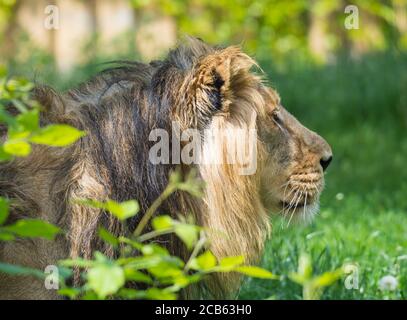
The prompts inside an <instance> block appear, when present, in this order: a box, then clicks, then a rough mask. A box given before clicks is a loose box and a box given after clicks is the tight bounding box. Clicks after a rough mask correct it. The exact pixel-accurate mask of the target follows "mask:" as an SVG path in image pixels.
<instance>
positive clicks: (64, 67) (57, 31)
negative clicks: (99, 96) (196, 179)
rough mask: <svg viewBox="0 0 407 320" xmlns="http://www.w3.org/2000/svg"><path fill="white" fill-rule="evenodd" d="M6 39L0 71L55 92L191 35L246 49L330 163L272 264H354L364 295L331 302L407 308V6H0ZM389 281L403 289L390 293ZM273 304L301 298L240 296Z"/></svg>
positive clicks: (2, 2) (268, 285) (7, 0)
mask: <svg viewBox="0 0 407 320" xmlns="http://www.w3.org/2000/svg"><path fill="white" fill-rule="evenodd" d="M0 30H1V32H0V64H4V65H5V66H6V67H7V69H8V70H9V73H11V74H13V75H19V76H25V77H28V78H29V79H31V80H35V81H37V82H40V83H47V84H50V85H52V86H54V87H56V88H57V89H60V90H64V89H67V88H70V87H72V86H74V85H76V84H78V83H80V82H81V81H85V80H86V79H88V78H89V77H90V76H91V75H92V74H94V73H95V72H97V71H98V70H100V69H103V68H105V66H103V65H102V66H101V65H100V63H101V62H105V61H109V60H113V59H131V60H142V61H150V60H151V59H157V58H160V57H162V56H165V53H166V52H167V50H168V49H169V48H171V47H173V46H174V45H175V44H176V43H177V41H178V40H179V39H180V38H181V37H182V36H183V35H185V34H189V35H193V36H197V37H200V38H202V39H203V40H205V41H207V42H210V43H212V44H221V45H228V44H239V45H241V46H242V47H243V49H244V51H245V52H247V53H248V54H250V55H251V56H253V57H254V58H255V59H256V60H257V61H258V62H259V64H260V66H261V67H262V69H263V70H264V71H265V73H266V74H267V76H268V79H269V82H270V84H271V85H272V86H274V87H275V88H276V89H277V90H278V91H279V93H280V95H281V97H282V103H283V105H284V106H285V107H286V108H287V109H288V110H289V111H290V112H292V113H293V114H294V115H295V116H296V117H297V118H299V120H300V121H302V122H303V123H304V124H305V125H307V126H308V127H309V128H311V129H313V130H314V131H317V132H318V133H320V134H321V135H322V136H324V137H325V138H326V139H327V140H328V142H329V143H330V144H331V145H332V148H333V152H334V161H333V163H332V165H331V167H330V168H329V170H328V173H327V187H326V191H325V193H324V195H323V197H322V200H321V213H320V215H319V216H318V217H317V218H316V220H315V222H314V223H313V224H311V225H309V226H300V225H296V226H290V227H289V228H287V227H286V222H284V221H279V220H276V221H275V222H274V230H273V236H272V239H273V240H272V241H270V242H269V243H268V245H267V250H266V253H265V256H264V259H263V266H264V267H266V268H268V269H270V270H272V271H273V272H274V273H276V274H287V273H288V272H289V271H293V270H294V269H295V268H296V266H297V265H296V264H297V260H298V255H299V253H300V252H302V251H306V252H308V253H310V255H311V257H312V259H313V263H314V268H315V272H317V273H318V272H323V271H324V270H331V269H333V268H337V267H338V266H339V265H341V264H342V263H344V262H351V263H354V264H355V265H357V267H358V272H359V282H360V283H359V285H358V288H353V289H346V288H344V285H343V283H338V284H336V285H335V286H333V287H331V288H329V289H328V290H326V292H325V293H324V296H323V298H327V299H336V298H369V299H375V298H406V297H407V169H406V165H407V133H406V132H407V131H406V130H407V0H383V1H368V0H354V1H345V0H309V1H304V0H290V1H283V0H264V1H248V0H233V1H232V0H200V1H198V0H191V1H184V0H167V1H166V0H115V1H113V0H111V1H109V0H97V1H96V0H88V1H81V0H54V1H49V0H35V1H33V0H0ZM388 274H391V275H393V276H395V277H397V279H398V281H399V286H398V289H397V290H396V291H394V292H387V293H386V292H383V291H380V290H379V289H378V286H377V283H378V280H379V279H380V278H381V277H382V276H384V275H388ZM270 296H271V297H272V298H283V299H284V298H290V299H295V298H298V297H301V288H300V287H298V286H296V285H295V284H292V283H290V282H289V281H285V280H284V279H283V280H282V281H280V282H265V281H256V280H248V281H247V283H246V284H245V286H244V287H243V289H242V292H241V297H242V298H249V299H251V298H267V297H270Z"/></svg>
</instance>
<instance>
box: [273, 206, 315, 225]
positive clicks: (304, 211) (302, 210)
mask: <svg viewBox="0 0 407 320" xmlns="http://www.w3.org/2000/svg"><path fill="white" fill-rule="evenodd" d="M318 211H319V201H314V202H312V203H307V204H305V203H300V204H297V206H296V207H295V208H290V207H289V206H288V205H287V204H286V203H284V202H283V201H280V202H279V203H278V204H277V205H276V206H275V209H274V210H273V212H275V213H278V214H279V215H282V216H283V217H284V218H285V219H286V220H287V221H289V222H290V223H291V222H293V223H303V224H308V223H310V222H312V220H313V219H314V217H315V215H316V214H317V213H318Z"/></svg>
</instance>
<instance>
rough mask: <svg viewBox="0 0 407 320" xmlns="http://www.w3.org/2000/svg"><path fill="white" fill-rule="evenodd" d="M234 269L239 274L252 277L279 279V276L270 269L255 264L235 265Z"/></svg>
mask: <svg viewBox="0 0 407 320" xmlns="http://www.w3.org/2000/svg"><path fill="white" fill-rule="evenodd" d="M234 270H235V271H237V272H239V273H241V274H244V275H246V276H249V277H254V278H261V279H280V277H278V276H276V275H274V274H272V273H271V272H270V271H267V270H265V269H263V268H259V267H255V266H240V267H236V268H235V269H234Z"/></svg>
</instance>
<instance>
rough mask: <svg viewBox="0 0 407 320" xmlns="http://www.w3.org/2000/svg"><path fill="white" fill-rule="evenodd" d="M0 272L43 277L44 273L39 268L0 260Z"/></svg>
mask: <svg viewBox="0 0 407 320" xmlns="http://www.w3.org/2000/svg"><path fill="white" fill-rule="evenodd" d="M0 272H2V273H7V274H10V275H16V276H34V277H37V278H44V277H45V274H44V272H42V271H41V270H37V269H32V268H27V267H22V266H17V265H13V264H8V263H3V262H0Z"/></svg>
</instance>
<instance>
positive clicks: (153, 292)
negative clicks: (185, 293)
mask: <svg viewBox="0 0 407 320" xmlns="http://www.w3.org/2000/svg"><path fill="white" fill-rule="evenodd" d="M145 297H146V298H147V299H150V300H176V299H177V295H176V294H175V293H173V292H168V291H167V290H165V289H163V290H162V289H158V288H150V289H148V290H147V291H146V296H145Z"/></svg>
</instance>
